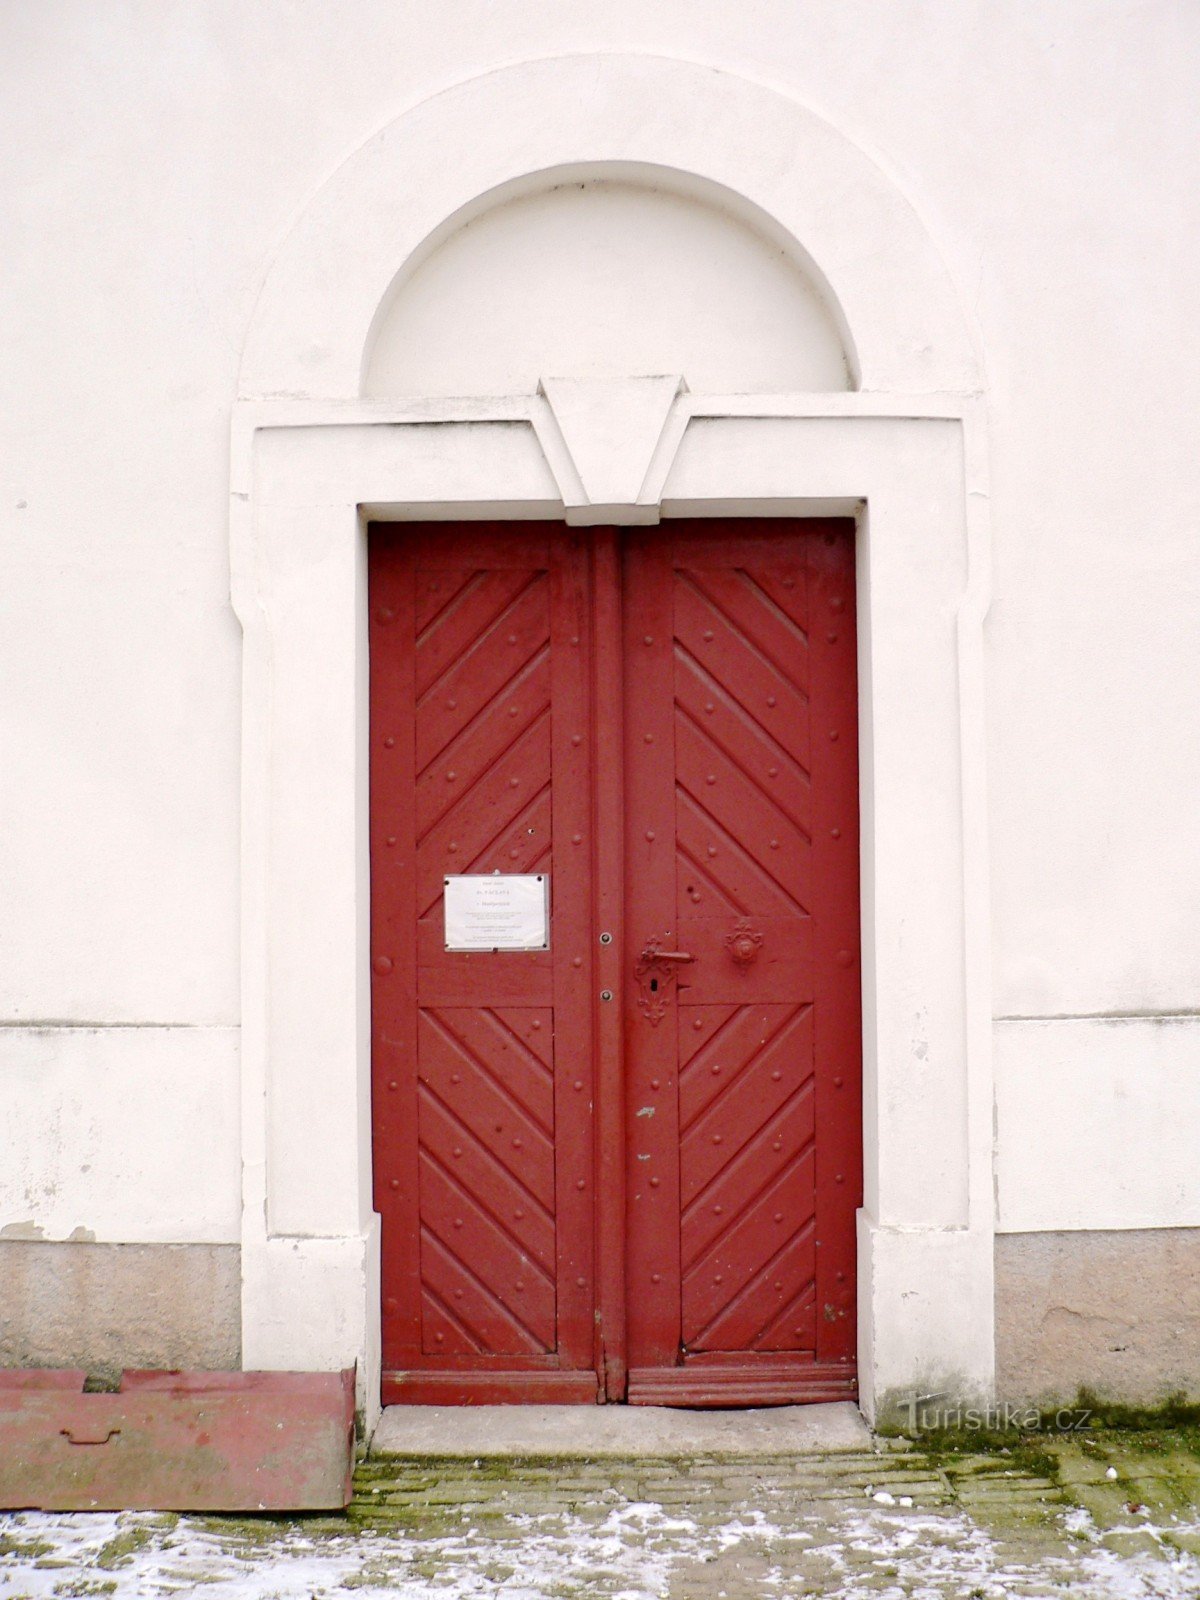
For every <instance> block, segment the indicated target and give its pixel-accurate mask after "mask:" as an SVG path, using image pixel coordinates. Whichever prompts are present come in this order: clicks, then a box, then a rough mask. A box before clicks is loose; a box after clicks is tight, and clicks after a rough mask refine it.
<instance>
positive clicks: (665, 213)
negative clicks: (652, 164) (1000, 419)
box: [363, 168, 854, 398]
mask: <svg viewBox="0 0 1200 1600" xmlns="http://www.w3.org/2000/svg"><path fill="white" fill-rule="evenodd" d="M600 172H601V173H602V174H605V175H597V173H596V171H595V170H594V169H593V170H591V171H589V170H587V169H582V170H579V171H576V172H570V173H565V172H560V173H557V174H553V173H551V174H542V175H541V177H542V183H541V186H540V187H538V188H536V189H534V190H533V191H532V192H524V193H523V192H520V191H518V192H517V193H515V194H514V193H511V192H508V193H505V194H502V195H501V196H499V197H491V198H492V201H493V203H492V204H491V205H488V206H486V207H485V209H483V210H482V211H481V212H479V211H478V210H477V208H471V212H470V213H469V214H468V216H466V217H463V218H456V219H453V220H454V221H455V222H456V223H457V226H455V227H451V228H449V229H447V230H445V232H446V233H447V234H448V236H447V237H443V238H441V239H440V240H438V241H437V242H436V243H435V244H433V246H432V247H431V248H428V249H425V250H422V251H419V252H418V253H417V255H416V257H415V258H414V260H413V261H412V262H410V263H409V266H408V268H407V270H406V271H404V272H403V273H402V274H401V275H400V278H399V281H398V282H397V283H396V284H395V285H394V286H393V288H392V290H391V291H390V292H389V294H388V296H387V298H386V303H385V307H384V308H382V309H381V314H380V316H379V317H378V318H377V322H376V325H375V328H374V329H373V331H372V335H371V337H370V340H369V350H368V355H367V360H366V363H365V372H364V381H363V392H364V393H365V394H366V395H369V396H371V397H373V398H385V397H389V396H399V395H473V394H474V395H483V394H492V395H499V394H532V393H533V392H534V391H535V390H536V388H537V384H538V379H539V377H541V376H542V375H544V374H546V373H571V374H573V375H575V376H578V377H587V378H596V377H621V376H624V375H627V374H631V373H670V372H678V373H682V374H683V375H684V378H685V379H686V381H687V383H688V385H689V387H690V388H691V389H693V390H696V391H700V392H703V393H708V394H740V393H763V392H768V393H769V392H780V391H787V390H803V391H810V392H813V391H818V390H841V389H847V388H850V387H852V386H853V370H854V363H853V356H852V354H851V353H850V352H848V351H847V350H846V348H845V346H844V344H843V339H842V335H841V332H840V330H839V328H838V326H837V320H838V319H837V313H836V310H835V309H833V308H831V307H830V306H829V304H828V299H827V293H828V292H827V290H826V289H825V286H823V285H820V286H819V285H818V284H816V283H814V282H813V280H812V277H811V276H810V274H809V273H808V272H806V270H805V267H804V265H803V264H802V263H801V261H800V259H798V258H799V256H800V252H799V250H798V249H797V248H796V247H795V245H794V242H793V241H789V240H786V239H784V238H782V237H781V236H780V234H779V230H778V229H776V228H772V227H771V225H770V223H769V219H765V218H764V219H754V220H755V221H759V224H760V225H759V226H755V225H754V222H752V221H747V220H744V217H743V216H739V215H737V214H735V212H736V211H737V210H741V211H742V212H743V213H744V211H745V209H746V208H744V207H740V208H739V207H736V206H735V205H733V204H730V202H731V201H732V200H733V198H734V197H729V196H725V195H722V194H720V193H718V192H717V191H715V190H710V191H707V192H705V191H704V190H701V191H700V192H697V186H696V185H694V184H693V185H692V186H691V189H692V192H690V193H685V192H682V185H681V184H680V183H679V182H678V178H679V176H680V175H677V174H671V173H665V172H654V171H649V170H646V169H640V168H639V169H621V168H618V169H612V168H604V169H600ZM673 180H675V181H673Z"/></svg>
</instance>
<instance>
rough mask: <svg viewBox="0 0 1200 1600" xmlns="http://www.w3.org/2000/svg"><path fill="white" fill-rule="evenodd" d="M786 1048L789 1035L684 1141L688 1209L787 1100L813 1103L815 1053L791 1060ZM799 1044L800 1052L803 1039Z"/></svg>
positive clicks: (684, 1187)
mask: <svg viewBox="0 0 1200 1600" xmlns="http://www.w3.org/2000/svg"><path fill="white" fill-rule="evenodd" d="M784 1031H785V1034H786V1033H788V1032H789V1031H790V1030H784ZM810 1036H811V1035H810ZM785 1048H786V1039H785V1040H784V1044H783V1046H782V1047H780V1048H777V1049H772V1050H770V1051H766V1052H764V1053H763V1055H762V1056H759V1057H757V1058H756V1059H755V1060H754V1061H753V1062H752V1063H751V1064H750V1066H749V1067H747V1068H746V1069H745V1071H744V1073H743V1074H742V1075H741V1081H740V1082H739V1083H738V1084H737V1085H735V1087H734V1088H732V1089H730V1090H728V1091H726V1092H725V1093H724V1094H722V1096H721V1098H720V1099H719V1100H718V1101H717V1102H716V1104H714V1105H711V1106H709V1107H708V1109H707V1110H706V1111H704V1112H703V1113H702V1115H701V1116H699V1117H698V1118H697V1119H696V1121H695V1122H694V1123H693V1124H692V1126H691V1127H690V1128H689V1129H688V1131H687V1133H686V1134H685V1135H684V1137H683V1139H682V1140H681V1141H680V1160H681V1164H682V1169H683V1176H682V1177H681V1179H680V1196H681V1200H682V1203H683V1206H684V1209H685V1212H686V1208H687V1207H688V1206H689V1205H690V1204H691V1203H692V1202H693V1201H694V1200H698V1199H699V1198H700V1197H701V1196H702V1195H703V1194H705V1192H706V1190H707V1188H708V1186H709V1184H711V1183H712V1182H713V1180H714V1179H715V1178H716V1176H717V1174H718V1173H720V1172H721V1171H723V1170H724V1169H725V1168H726V1167H728V1166H729V1165H730V1163H731V1162H733V1161H735V1160H737V1159H738V1158H740V1157H741V1156H742V1154H743V1151H745V1150H746V1148H747V1147H748V1146H751V1145H753V1144H754V1143H755V1142H761V1141H762V1140H763V1139H764V1138H765V1137H766V1134H767V1130H769V1129H771V1128H772V1127H773V1125H774V1120H775V1118H776V1117H777V1116H778V1114H779V1112H780V1111H781V1110H782V1109H783V1107H784V1106H786V1105H788V1104H790V1103H791V1102H792V1101H793V1100H800V1099H807V1100H808V1101H809V1102H810V1103H811V1101H812V1099H813V1093H812V1071H813V1067H812V1061H811V1058H809V1059H808V1060H804V1059H802V1058H801V1056H800V1055H799V1053H798V1054H797V1055H796V1057H794V1058H793V1059H792V1060H791V1061H789V1060H788V1059H787V1057H786V1055H785V1054H784V1049H785ZM796 1048H797V1051H798V1052H799V1049H800V1046H799V1044H797V1046H796ZM776 1074H778V1076H776ZM809 1115H810V1117H811V1115H812V1113H811V1111H810V1113H809ZM772 1137H779V1135H778V1134H775V1135H772Z"/></svg>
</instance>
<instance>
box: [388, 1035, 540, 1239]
mask: <svg viewBox="0 0 1200 1600" xmlns="http://www.w3.org/2000/svg"><path fill="white" fill-rule="evenodd" d="M469 1015H470V1014H469V1012H467V1011H466V1010H462V1011H459V1010H455V1011H447V1012H442V1013H437V1012H433V1011H431V1010H428V1009H425V1010H422V1012H421V1014H420V1023H419V1030H420V1031H419V1036H418V1045H417V1073H418V1077H419V1079H420V1082H421V1083H422V1084H423V1085H426V1086H427V1087H428V1088H429V1089H430V1090H432V1092H433V1093H434V1094H436V1095H437V1097H438V1099H439V1100H440V1101H441V1102H442V1104H443V1105H445V1106H446V1107H448V1108H449V1110H450V1111H452V1112H453V1114H454V1116H455V1117H456V1118H457V1119H458V1121H459V1122H460V1123H462V1124H463V1126H464V1127H465V1128H467V1129H469V1130H470V1132H471V1133H472V1134H473V1135H474V1137H475V1138H476V1139H478V1140H479V1142H480V1143H481V1144H482V1145H483V1147H484V1148H485V1149H486V1150H487V1151H488V1152H489V1153H490V1154H491V1155H492V1156H493V1157H494V1158H495V1160H496V1161H498V1162H499V1163H500V1165H501V1166H502V1167H504V1168H506V1169H507V1171H508V1172H509V1173H510V1174H511V1175H512V1178H513V1180H514V1181H515V1182H517V1183H519V1184H521V1186H522V1188H524V1189H527V1190H528V1191H529V1193H530V1194H531V1195H532V1196H533V1197H534V1198H535V1199H536V1200H537V1201H538V1202H539V1204H540V1205H541V1206H542V1207H543V1208H544V1209H545V1211H546V1212H547V1214H548V1215H553V1212H554V1143H553V1140H552V1138H551V1137H550V1135H549V1134H548V1133H547V1132H546V1130H545V1129H544V1128H542V1127H540V1126H539V1125H538V1123H537V1122H535V1121H534V1119H533V1118H532V1117H531V1116H530V1115H529V1113H528V1111H526V1109H525V1107H524V1106H523V1105H522V1104H521V1102H520V1100H519V1099H518V1097H517V1095H516V1094H515V1093H514V1091H513V1087H512V1084H511V1082H509V1081H506V1080H505V1079H504V1078H502V1077H500V1076H497V1075H496V1074H494V1073H493V1072H492V1071H491V1070H490V1069H489V1067H488V1066H487V1064H486V1063H485V1062H484V1061H483V1060H482V1059H481V1058H480V1057H478V1056H477V1055H475V1054H474V1053H473V1052H472V1050H471V1048H470V1046H469V1045H468V1044H467V1043H466V1042H465V1041H464V1040H463V1039H462V1038H461V1037H460V1036H459V1035H458V1034H457V1033H456V1032H455V1031H454V1030H453V1028H452V1026H451V1024H450V1022H448V1021H447V1018H450V1017H452V1018H454V1019H455V1022H456V1024H462V1023H465V1022H467V1020H468V1018H469Z"/></svg>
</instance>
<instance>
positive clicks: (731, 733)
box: [675, 648, 813, 833]
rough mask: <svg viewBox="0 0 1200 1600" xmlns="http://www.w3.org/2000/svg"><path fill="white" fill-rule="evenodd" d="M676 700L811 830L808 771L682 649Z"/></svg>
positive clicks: (677, 664) (677, 661)
mask: <svg viewBox="0 0 1200 1600" xmlns="http://www.w3.org/2000/svg"><path fill="white" fill-rule="evenodd" d="M675 700H676V703H677V704H678V705H679V706H680V707H681V708H682V709H683V710H684V711H685V712H686V713H687V715H688V716H689V717H690V718H691V720H692V721H693V722H694V723H695V724H696V726H697V727H699V728H702V729H703V730H704V732H705V734H706V735H707V736H708V737H709V738H710V739H711V740H712V741H713V743H714V744H716V745H718V746H719V747H720V748H721V749H722V750H723V751H724V752H725V754H726V755H727V756H728V757H729V759H730V760H731V761H735V762H736V763H737V764H738V766H740V767H741V769H742V771H743V772H744V773H745V774H746V776H747V777H748V778H749V779H750V780H751V782H752V783H755V784H756V785H757V786H758V787H759V788H760V789H761V790H762V792H763V793H764V794H766V795H769V796H770V798H771V799H772V800H773V801H774V802H775V803H776V805H778V806H779V807H780V808H781V809H782V810H783V811H785V812H786V813H787V814H788V815H789V816H791V817H794V818H795V819H796V821H797V822H799V823H800V825H801V826H802V827H803V828H804V830H805V832H806V833H811V831H812V823H811V817H812V804H813V800H812V780H811V778H810V777H809V775H808V772H807V771H806V770H805V768H804V767H802V766H801V765H800V764H799V762H798V761H796V760H795V759H794V758H793V757H792V756H791V755H789V754H788V752H787V751H786V750H785V749H784V748H783V746H782V745H780V744H777V743H776V741H775V740H774V739H772V738H771V736H770V734H768V733H767V732H766V731H765V730H764V729H763V728H762V727H761V726H760V725H759V724H758V723H757V722H755V721H754V719H753V718H752V717H749V716H747V715H746V713H745V711H743V709H742V707H741V706H740V705H739V704H738V702H737V700H736V699H735V698H734V696H733V695H731V694H730V693H729V692H728V691H727V690H725V689H724V688H723V687H722V686H721V685H720V684H719V683H718V682H717V681H716V679H715V678H712V677H710V676H709V674H708V673H706V672H705V671H704V669H703V668H702V667H701V666H700V664H699V662H696V661H693V660H692V658H691V656H689V655H688V654H687V652H686V651H685V650H683V649H682V648H679V649H677V650H676V653H675Z"/></svg>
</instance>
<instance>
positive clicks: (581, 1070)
mask: <svg viewBox="0 0 1200 1600" xmlns="http://www.w3.org/2000/svg"><path fill="white" fill-rule="evenodd" d="M370 616H371V622H370V627H371V785H372V794H371V818H372V841H371V854H372V967H373V1030H374V1037H373V1096H374V1099H373V1106H374V1110H373V1115H374V1170H375V1202H376V1207H377V1209H378V1211H379V1213H380V1215H381V1218H382V1239H383V1313H382V1314H383V1361H384V1378H383V1398H384V1401H385V1403H392V1402H401V1401H409V1402H429V1403H442V1404H454V1403H470V1402H484V1401H500V1400H512V1401H527V1402H546V1401H556V1400H557V1401H580V1402H584V1401H586V1402H595V1401H596V1400H597V1399H600V1400H628V1401H630V1402H634V1403H643V1404H645V1403H660V1404H679V1405H733V1406H736V1405H755V1404H758V1405H761V1404H772V1403H780V1402H785V1401H798V1400H819V1399H833V1398H844V1397H848V1396H851V1395H853V1394H854V1392H855V1369H854V1355H855V1327H854V1322H855V1318H854V1309H855V1306H854V1290H855V1271H854V1267H855V1248H854V1214H855V1209H856V1207H857V1205H858V1204H859V1202H860V1190H861V1146H860V1124H861V1114H860V1082H861V1071H860V1024H859V963H858V950H859V930H858V869H857V860H858V830H857V772H856V737H855V732H856V695H855V666H854V664H855V637H854V574H853V528H852V524H850V523H848V522H845V521H822V522H813V521H805V522H797V521H766V522H714V521H705V522H686V523H685V522H678V523H668V524H665V525H663V526H662V527H660V528H654V529H649V530H641V529H638V530H618V529H568V528H564V527H561V526H559V525H557V524H545V523H537V524H470V525H457V526H455V525H424V526H422V525H412V524H404V525H377V526H375V527H373V529H372V532H371V539H370ZM495 873H500V874H509V873H515V874H529V873H542V874H548V875H549V880H550V905H551V912H550V938H549V948H548V949H546V950H531V951H527V950H520V951H518V950H498V951H495V952H492V951H484V952H477V951H472V952H466V953H464V952H461V951H447V949H446V948H445V945H446V939H445V921H444V909H443V882H444V878H445V877H446V876H447V875H451V874H453V875H459V874H465V875H471V874H480V875H492V874H495Z"/></svg>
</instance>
